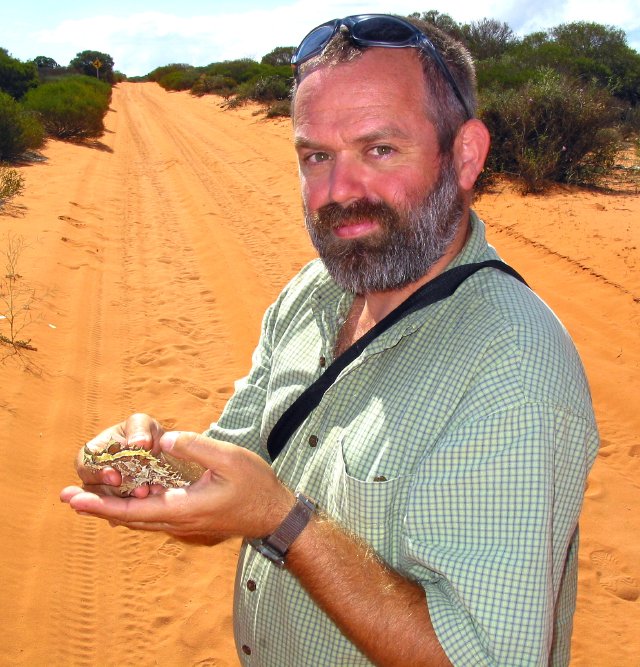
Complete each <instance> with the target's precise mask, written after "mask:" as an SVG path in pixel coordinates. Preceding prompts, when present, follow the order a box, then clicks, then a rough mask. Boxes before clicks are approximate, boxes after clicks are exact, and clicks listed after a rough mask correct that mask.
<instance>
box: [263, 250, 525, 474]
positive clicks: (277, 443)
mask: <svg viewBox="0 0 640 667" xmlns="http://www.w3.org/2000/svg"><path fill="white" fill-rule="evenodd" d="M488 267H491V268H494V269H499V270H500V271H504V272H505V273H508V274H509V275H511V276H513V277H514V278H517V279H518V280H519V281H520V282H522V283H524V284H525V285H526V284H527V283H526V282H525V280H524V278H523V277H522V276H521V275H520V274H519V273H518V272H517V271H515V270H514V269H512V268H511V267H510V266H509V265H508V264H505V263H504V262H501V261H499V260H497V259H490V260H487V261H485V262H477V263H475V264H462V265H460V266H456V267H454V268H452V269H449V270H448V271H445V272H444V273H441V274H440V275H439V276H437V277H436V278H434V279H433V280H431V281H429V282H428V283H426V284H425V285H423V286H422V287H420V288H419V289H417V290H416V291H415V292H414V293H413V294H411V296H409V297H408V298H407V299H406V300H405V301H403V302H402V303H401V304H400V305H399V306H398V307H397V308H395V309H394V310H392V311H391V312H390V313H389V314H388V315H387V316H386V317H384V318H383V319H382V320H380V322H378V323H377V324H376V325H375V326H374V327H373V328H372V329H370V330H369V331H368V332H367V333H366V334H365V335H364V336H362V337H361V338H359V339H358V340H357V341H356V342H355V343H354V344H353V345H352V346H351V347H350V348H348V349H347V350H345V352H344V353H343V354H341V355H340V356H339V357H338V358H337V359H335V361H334V362H333V363H332V364H331V365H330V366H328V367H327V368H326V370H325V371H324V373H323V374H322V375H321V376H320V377H319V378H318V379H317V380H316V381H315V382H314V383H313V384H312V385H310V386H309V387H307V388H306V389H305V390H304V391H303V392H302V394H300V396H298V398H297V399H296V400H295V401H294V402H293V403H292V404H291V405H290V406H289V407H288V408H287V409H286V410H285V411H284V413H283V414H282V416H281V417H280V419H278V421H277V423H276V425H275V426H274V427H273V429H272V430H271V433H270V434H269V438H268V439H267V449H268V451H269V455H270V456H271V460H272V461H274V460H275V459H276V457H277V456H278V454H280V452H281V451H282V450H283V449H284V447H285V445H286V444H287V442H288V441H289V438H290V437H291V436H292V435H293V434H294V433H295V431H296V430H297V428H298V427H299V426H300V424H302V422H303V421H304V420H305V419H306V418H307V417H308V416H309V414H311V412H312V411H313V410H314V409H315V408H316V407H318V405H319V403H320V401H321V400H322V397H323V396H324V394H325V392H326V391H327V389H329V387H330V386H331V385H332V384H333V383H334V382H335V380H336V378H337V377H338V375H340V373H341V372H342V370H343V369H344V368H346V367H347V366H348V365H349V364H350V363H351V362H352V361H354V360H355V359H357V358H358V357H359V356H360V355H361V354H362V352H363V351H364V349H365V348H366V347H367V345H369V343H371V341H373V340H375V339H376V338H377V337H378V336H379V335H380V334H381V333H383V332H384V331H386V330H387V329H389V328H390V327H391V326H392V325H394V324H395V323H396V322H398V321H399V320H401V319H402V318H403V317H406V316H407V315H408V314H409V313H412V312H414V311H416V310H419V309H420V308H424V307H425V306H428V305H430V304H432V303H436V302H437V301H442V299H446V298H447V297H448V296H451V295H452V294H453V293H454V292H455V291H456V289H457V288H458V287H459V286H460V285H461V284H462V283H463V282H464V281H465V280H466V279H467V278H468V277H469V276H471V275H472V274H474V273H475V272H476V271H479V270H480V269H484V268H488Z"/></svg>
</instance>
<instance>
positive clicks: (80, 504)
mask: <svg viewBox="0 0 640 667" xmlns="http://www.w3.org/2000/svg"><path fill="white" fill-rule="evenodd" d="M185 499H186V496H185V493H184V489H170V490H168V491H167V493H165V494H162V495H149V496H147V497H146V498H135V497H127V498H119V497H115V496H101V495H97V494H95V493H90V492H87V491H84V490H83V491H82V493H73V494H71V497H70V498H69V501H68V502H69V506H70V507H71V509H73V510H75V511H76V512H83V513H85V514H93V515H94V516H97V517H100V518H102V519H112V520H115V521H119V522H121V523H125V524H128V525H130V524H132V523H135V522H145V523H149V522H162V523H166V522H167V521H168V519H169V518H170V517H171V518H173V517H175V516H177V515H180V514H181V513H182V510H181V506H182V505H183V503H184V500H185Z"/></svg>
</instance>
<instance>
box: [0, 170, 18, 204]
mask: <svg viewBox="0 0 640 667" xmlns="http://www.w3.org/2000/svg"><path fill="white" fill-rule="evenodd" d="M23 190H24V177H23V176H22V174H21V173H20V172H19V171H18V170H17V169H11V168H9V167H5V166H3V165H1V164H0V209H2V207H3V206H4V205H5V204H6V203H7V202H8V201H10V200H11V199H13V198H14V197H17V196H18V195H19V194H21V193H22V191H23Z"/></svg>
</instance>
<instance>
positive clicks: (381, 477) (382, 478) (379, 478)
mask: <svg viewBox="0 0 640 667" xmlns="http://www.w3.org/2000/svg"><path fill="white" fill-rule="evenodd" d="M373 481H374V482H386V481H387V478H386V477H385V476H384V475H376V476H375V477H374V478H373Z"/></svg>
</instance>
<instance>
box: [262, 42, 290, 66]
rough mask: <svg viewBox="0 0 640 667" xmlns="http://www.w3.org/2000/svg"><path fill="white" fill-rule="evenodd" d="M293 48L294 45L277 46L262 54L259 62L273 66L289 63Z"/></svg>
mask: <svg viewBox="0 0 640 667" xmlns="http://www.w3.org/2000/svg"><path fill="white" fill-rule="evenodd" d="M295 50H296V47H295V46H277V47H276V48H275V49H273V51H270V52H269V53H267V55H266V56H262V60H261V61H260V62H261V63H262V64H263V65H274V66H275V67H278V66H280V65H290V64H291V56H292V55H293V52H294V51H295Z"/></svg>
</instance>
